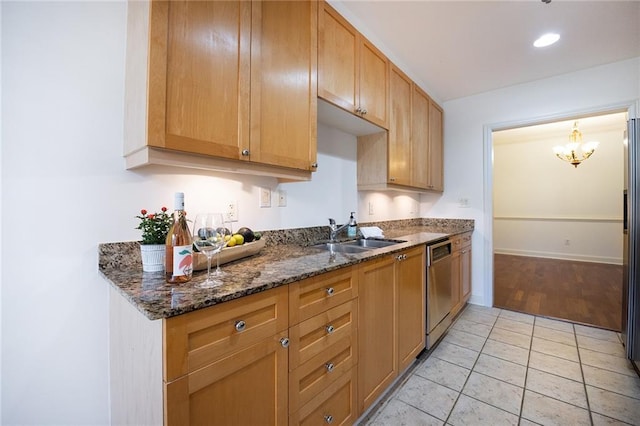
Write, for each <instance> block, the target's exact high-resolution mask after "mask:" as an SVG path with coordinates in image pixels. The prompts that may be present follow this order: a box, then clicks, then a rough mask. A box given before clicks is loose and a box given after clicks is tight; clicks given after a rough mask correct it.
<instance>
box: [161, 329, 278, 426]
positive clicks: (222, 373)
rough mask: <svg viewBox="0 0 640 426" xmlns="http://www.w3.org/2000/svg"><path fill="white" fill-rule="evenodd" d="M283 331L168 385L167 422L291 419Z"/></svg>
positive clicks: (271, 422) (245, 422)
mask: <svg viewBox="0 0 640 426" xmlns="http://www.w3.org/2000/svg"><path fill="white" fill-rule="evenodd" d="M284 337H286V333H281V334H279V335H276V336H274V337H273V338H269V339H266V340H263V341H262V342H260V343H258V344H256V345H254V346H251V347H249V348H247V349H244V350H242V351H239V352H237V353H234V354H232V355H229V356H228V357H225V358H223V359H221V360H219V361H217V362H214V363H212V364H210V365H208V366H206V367H204V368H201V369H199V370H196V371H194V372H192V373H190V374H189V375H187V376H183V377H181V378H180V379H178V380H175V381H173V382H170V383H167V384H165V398H166V402H165V424H166V425H169V426H173V425H175V426H182V425H285V424H287V372H288V368H287V349H286V348H284V347H283V346H282V344H281V342H280V339H282V338H284Z"/></svg>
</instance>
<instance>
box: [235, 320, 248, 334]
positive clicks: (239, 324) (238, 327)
mask: <svg viewBox="0 0 640 426" xmlns="http://www.w3.org/2000/svg"><path fill="white" fill-rule="evenodd" d="M246 327H247V323H246V322H244V321H242V320H238V321H236V331H244V329H245V328H246Z"/></svg>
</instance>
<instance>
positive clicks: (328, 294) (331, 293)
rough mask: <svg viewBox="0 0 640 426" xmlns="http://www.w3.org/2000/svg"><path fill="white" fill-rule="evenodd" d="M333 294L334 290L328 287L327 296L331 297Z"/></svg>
mask: <svg viewBox="0 0 640 426" xmlns="http://www.w3.org/2000/svg"><path fill="white" fill-rule="evenodd" d="M333 293H335V290H334V289H333V287H329V288H328V289H327V296H333Z"/></svg>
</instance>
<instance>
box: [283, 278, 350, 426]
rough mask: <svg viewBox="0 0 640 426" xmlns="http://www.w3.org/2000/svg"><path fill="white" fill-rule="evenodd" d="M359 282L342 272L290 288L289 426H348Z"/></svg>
mask: <svg viewBox="0 0 640 426" xmlns="http://www.w3.org/2000/svg"><path fill="white" fill-rule="evenodd" d="M358 292H359V280H358V276H357V274H355V273H354V269H353V268H351V267H349V268H343V269H339V270H337V271H333V272H329V273H326V274H322V275H319V276H316V277H313V278H309V279H307V280H303V281H299V282H297V283H294V284H291V285H290V286H289V305H290V316H289V319H290V321H289V322H290V328H289V336H290V340H291V345H290V348H289V370H290V373H289V424H291V425H297V424H327V423H331V424H349V425H350V424H352V423H354V422H355V420H356V419H357V418H358V410H357V406H356V392H357V381H356V374H357V368H356V365H357V363H358V353H359V352H358V299H357V296H358Z"/></svg>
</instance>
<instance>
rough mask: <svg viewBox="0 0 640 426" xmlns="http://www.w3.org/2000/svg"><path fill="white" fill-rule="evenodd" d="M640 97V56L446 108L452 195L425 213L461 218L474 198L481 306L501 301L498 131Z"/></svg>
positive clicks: (476, 297)
mask: <svg viewBox="0 0 640 426" xmlns="http://www.w3.org/2000/svg"><path fill="white" fill-rule="evenodd" d="M639 98H640V58H635V59H631V60H626V61H621V62H616V63H613V64H608V65H604V66H600V67H595V68H591V69H587V70H583V71H579V72H575V73H570V74H565V75H561V76H557V77H553V78H548V79H544V80H539V81H535V82H531V83H527V84H521V85H517V86H513V87H508V88H505V89H500V90H495V91H492V92H487V93H482V94H479V95H475V96H470V97H467V98H461V99H456V100H452V101H449V102H445V103H444V105H443V107H444V111H445V124H444V135H445V136H444V137H445V166H444V170H445V194H444V197H443V198H442V199H441V200H440V201H439V202H437V203H436V204H435V205H433V207H432V208H431V209H429V210H428V211H427V209H422V210H421V214H422V215H427V216H435V215H439V216H445V217H446V216H456V215H457V213H459V212H460V211H461V210H462V209H460V208H458V207H457V200H459V199H460V198H462V197H464V198H467V199H468V200H469V209H468V210H467V213H468V215H469V216H470V217H471V218H474V219H475V220H476V229H475V232H474V235H473V245H474V249H473V259H472V262H473V275H472V280H473V289H472V299H471V300H472V301H473V302H474V303H479V304H483V305H491V304H492V303H493V283H492V281H493V274H492V253H493V238H492V217H493V211H492V201H493V200H492V195H491V192H492V189H493V188H492V185H493V184H492V173H491V172H492V154H493V153H492V151H491V130H492V129H493V130H499V129H504V128H507V127H514V126H518V125H524V124H531V123H535V122H543V121H549V120H550V119H561V118H567V117H571V116H576V115H579V113H585V112H586V113H595V112H598V111H610V110H619V109H620V108H623V107H628V106H629V105H632V104H634V103H636V102H637V99H639ZM637 110H638V109H637V107H636V111H637ZM558 161H559V160H558Z"/></svg>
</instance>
